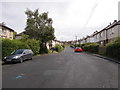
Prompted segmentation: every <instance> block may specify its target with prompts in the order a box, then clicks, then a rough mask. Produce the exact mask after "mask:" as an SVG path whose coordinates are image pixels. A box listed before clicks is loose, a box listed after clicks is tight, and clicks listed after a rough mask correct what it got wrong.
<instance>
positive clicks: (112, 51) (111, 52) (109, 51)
mask: <svg viewBox="0 0 120 90" xmlns="http://www.w3.org/2000/svg"><path fill="white" fill-rule="evenodd" d="M105 54H106V55H107V56H109V57H113V58H116V59H118V60H120V37H119V38H117V39H116V40H115V41H112V42H110V43H108V44H106V53H105Z"/></svg>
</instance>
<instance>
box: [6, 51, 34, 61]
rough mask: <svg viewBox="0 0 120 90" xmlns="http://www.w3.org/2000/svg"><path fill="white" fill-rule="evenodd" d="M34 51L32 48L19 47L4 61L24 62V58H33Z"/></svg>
mask: <svg viewBox="0 0 120 90" xmlns="http://www.w3.org/2000/svg"><path fill="white" fill-rule="evenodd" d="M33 55H34V53H33V52H32V50H30V49H18V50H16V51H13V52H12V53H11V55H9V56H6V57H4V62H5V63H8V62H20V63H22V62H23V61H24V60H27V59H31V60H32V56H33Z"/></svg>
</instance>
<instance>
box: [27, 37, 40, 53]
mask: <svg viewBox="0 0 120 90" xmlns="http://www.w3.org/2000/svg"><path fill="white" fill-rule="evenodd" d="M26 43H27V45H28V46H29V48H30V49H31V50H32V51H33V52H34V54H39V51H40V43H39V41H38V40H34V39H28V40H27V41H26Z"/></svg>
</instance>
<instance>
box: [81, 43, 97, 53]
mask: <svg viewBox="0 0 120 90" xmlns="http://www.w3.org/2000/svg"><path fill="white" fill-rule="evenodd" d="M98 48H99V44H98V43H85V44H84V46H83V50H84V51H88V52H91V53H98Z"/></svg>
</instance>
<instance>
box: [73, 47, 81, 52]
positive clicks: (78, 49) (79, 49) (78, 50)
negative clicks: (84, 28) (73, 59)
mask: <svg viewBox="0 0 120 90" xmlns="http://www.w3.org/2000/svg"><path fill="white" fill-rule="evenodd" d="M82 51H83V50H82V48H80V47H76V48H75V52H82Z"/></svg>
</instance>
